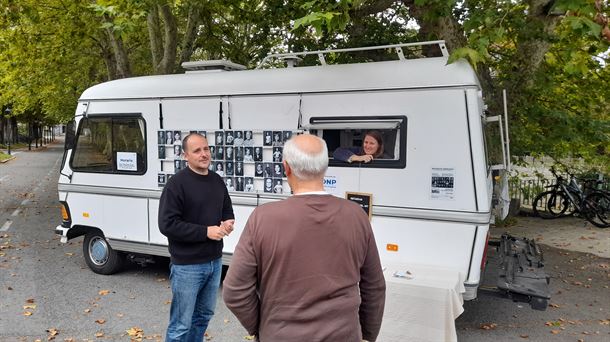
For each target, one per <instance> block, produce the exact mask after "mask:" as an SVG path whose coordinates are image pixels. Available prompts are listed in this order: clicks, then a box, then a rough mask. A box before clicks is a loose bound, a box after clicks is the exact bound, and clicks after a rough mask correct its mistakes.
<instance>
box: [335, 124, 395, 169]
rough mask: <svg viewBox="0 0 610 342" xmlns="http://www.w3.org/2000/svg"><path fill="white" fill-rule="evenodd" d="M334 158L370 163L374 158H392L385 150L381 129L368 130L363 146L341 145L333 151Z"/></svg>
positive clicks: (349, 161)
mask: <svg viewBox="0 0 610 342" xmlns="http://www.w3.org/2000/svg"><path fill="white" fill-rule="evenodd" d="M333 158H335V159H337V160H341V161H344V162H348V163H352V162H363V163H369V162H371V161H372V160H373V159H388V158H390V157H389V156H388V155H387V154H385V153H384V150H383V137H382V136H381V132H379V131H368V132H366V134H365V135H364V140H362V146H355V147H339V148H337V149H336V150H335V152H334V153H333Z"/></svg>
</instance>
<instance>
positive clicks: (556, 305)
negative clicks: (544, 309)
mask: <svg viewBox="0 0 610 342" xmlns="http://www.w3.org/2000/svg"><path fill="white" fill-rule="evenodd" d="M549 306H550V307H552V308H559V307H560V306H559V305H558V304H554V303H551V304H549Z"/></svg>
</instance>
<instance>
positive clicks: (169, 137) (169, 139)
mask: <svg viewBox="0 0 610 342" xmlns="http://www.w3.org/2000/svg"><path fill="white" fill-rule="evenodd" d="M173 143H174V132H173V131H165V145H171V144H173Z"/></svg>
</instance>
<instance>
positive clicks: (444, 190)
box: [430, 167, 455, 200]
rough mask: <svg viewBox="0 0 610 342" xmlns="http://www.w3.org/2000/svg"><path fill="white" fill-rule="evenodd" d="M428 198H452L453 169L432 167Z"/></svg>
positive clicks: (453, 196) (453, 192) (453, 193)
mask: <svg viewBox="0 0 610 342" xmlns="http://www.w3.org/2000/svg"><path fill="white" fill-rule="evenodd" d="M430 185H431V186H430V198H431V199H434V200H453V199H454V198H455V191H454V189H455V188H454V185H455V169H454V168H436V167H433V168H432V181H431V184H430Z"/></svg>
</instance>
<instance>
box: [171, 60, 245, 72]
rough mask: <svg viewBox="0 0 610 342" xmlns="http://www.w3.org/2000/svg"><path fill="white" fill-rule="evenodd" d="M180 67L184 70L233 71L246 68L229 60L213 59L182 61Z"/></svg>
mask: <svg viewBox="0 0 610 342" xmlns="http://www.w3.org/2000/svg"><path fill="white" fill-rule="evenodd" d="M182 67H183V68H184V69H185V70H186V72H192V71H235V70H246V69H247V68H246V66H245V65H241V64H237V63H233V62H231V61H230V60H225V59H215V60H209V61H193V62H184V63H182Z"/></svg>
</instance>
